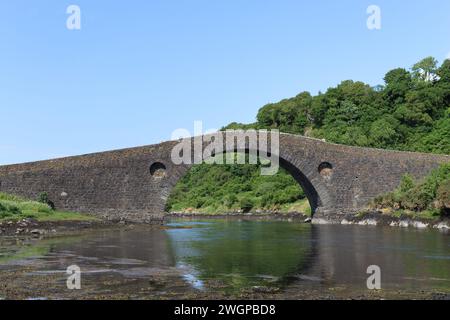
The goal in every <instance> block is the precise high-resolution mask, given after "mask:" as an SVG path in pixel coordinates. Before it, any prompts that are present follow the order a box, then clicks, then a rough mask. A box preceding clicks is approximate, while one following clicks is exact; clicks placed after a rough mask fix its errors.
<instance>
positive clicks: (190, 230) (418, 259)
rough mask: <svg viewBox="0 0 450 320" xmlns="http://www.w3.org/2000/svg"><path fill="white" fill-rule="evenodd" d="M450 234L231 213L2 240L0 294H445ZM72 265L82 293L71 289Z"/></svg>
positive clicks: (31, 296)
mask: <svg viewBox="0 0 450 320" xmlns="http://www.w3.org/2000/svg"><path fill="white" fill-rule="evenodd" d="M449 237H450V235H449V233H444V232H439V231H437V230H417V229H401V228H390V227H386V228H383V227H370V226H341V225H310V224H300V223H292V222H281V221H242V220H237V219H225V220H215V219H209V220H204V221H187V220H179V221H173V222H172V223H170V224H169V225H168V228H164V229H150V228H146V227H135V228H133V229H130V230H123V229H121V230H117V229H116V230H102V231H95V232H92V233H87V234H83V235H79V236H71V237H61V238H51V239H43V240H33V239H23V240H17V239H13V238H0V282H1V283H5V284H6V285H5V286H4V287H0V298H27V299H44V298H50V299H59V298H62V299H64V298H76V299H78V298H133V299H141V298H144V299H147V298H165V299H166V298H224V297H243V298H254V297H256V298H261V297H263V298H264V297H269V298H279V299H285V298H354V297H363V298H367V297H369V298H370V297H372V295H373V294H374V293H373V291H369V290H368V289H367V286H366V280H367V277H368V276H369V275H368V274H367V273H366V271H367V267H368V266H369V265H377V266H379V267H380V268H381V284H382V290H381V291H377V292H376V293H375V297H387V298H399V297H419V298H420V297H434V296H433V295H436V294H438V293H440V294H443V295H444V296H445V295H448V293H449V292H450V238H449ZM74 264H75V265H78V266H79V267H80V268H81V271H82V275H81V276H82V289H81V290H68V289H67V287H66V279H67V275H66V274H65V271H66V268H67V267H68V266H70V265H74Z"/></svg>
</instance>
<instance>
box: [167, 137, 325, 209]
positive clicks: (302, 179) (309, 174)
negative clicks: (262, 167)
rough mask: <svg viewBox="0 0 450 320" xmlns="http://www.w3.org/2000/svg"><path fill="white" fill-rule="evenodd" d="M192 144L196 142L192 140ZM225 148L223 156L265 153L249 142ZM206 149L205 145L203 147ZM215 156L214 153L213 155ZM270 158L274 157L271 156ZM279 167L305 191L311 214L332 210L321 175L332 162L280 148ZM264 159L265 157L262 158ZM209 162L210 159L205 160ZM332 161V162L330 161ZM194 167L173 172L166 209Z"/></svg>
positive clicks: (192, 155) (188, 166)
mask: <svg viewBox="0 0 450 320" xmlns="http://www.w3.org/2000/svg"><path fill="white" fill-rule="evenodd" d="M203 137H204V138H206V140H209V137H208V136H203ZM192 144H194V141H193V140H192ZM224 145H225V146H224V148H223V152H222V154H225V153H230V152H231V153H245V154H250V153H252V152H253V154H258V155H260V152H261V153H263V152H262V151H264V150H261V149H260V148H258V147H257V146H256V147H255V146H251V145H250V144H249V143H248V142H247V143H246V145H245V146H244V147H242V146H241V147H237V146H236V145H233V146H231V147H230V146H227V145H226V143H225V141H224ZM203 147H204V145H203ZM194 153H195V151H194V148H193V147H192V151H191V158H192V159H195V157H196V155H195V154H194ZM212 155H213V156H214V155H215V154H214V153H213V154H212ZM270 156H272V155H271V154H270ZM273 156H278V161H279V166H280V167H281V168H283V169H285V170H286V171H287V172H288V173H289V174H290V175H291V176H292V177H293V178H294V180H295V181H296V182H297V183H298V185H299V187H300V188H301V189H302V190H303V191H304V193H305V196H306V198H307V199H308V202H309V205H310V207H311V214H312V215H314V214H315V213H316V211H317V210H318V209H321V208H332V207H333V203H332V197H331V196H330V194H329V192H328V190H327V185H326V184H327V180H328V179H324V178H323V177H322V175H321V173H320V171H321V170H320V166H321V165H323V164H324V163H325V164H327V165H328V166H332V165H331V164H330V162H325V161H323V160H321V159H316V158H315V157H313V158H311V156H308V157H304V156H305V154H303V155H302V154H298V153H295V152H294V153H293V152H290V151H289V149H288V148H284V147H281V146H280V150H279V152H278V154H277V155H273ZM260 157H261V158H264V156H263V155H262V156H260ZM204 160H208V158H206V159H204ZM330 161H331V160H330ZM193 166H194V165H181V167H183V169H182V170H173V172H174V176H173V177H172V178H171V179H170V185H169V186H168V189H167V190H166V191H165V192H164V197H163V201H164V208H165V207H166V201H167V198H168V196H169V195H170V193H171V192H172V189H173V188H174V187H175V185H176V184H177V183H178V182H179V181H180V180H181V179H182V178H183V177H184V175H185V174H187V172H188V171H189V170H190V169H191V168H192V167H193Z"/></svg>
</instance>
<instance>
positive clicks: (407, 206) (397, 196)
mask: <svg viewBox="0 0 450 320" xmlns="http://www.w3.org/2000/svg"><path fill="white" fill-rule="evenodd" d="M373 204H374V206H375V207H378V208H395V209H397V210H409V211H415V212H420V211H429V212H434V213H437V214H441V215H449V214H450V163H446V164H443V165H441V166H440V167H439V168H437V169H435V170H434V171H433V172H432V173H431V174H430V175H429V176H427V177H426V178H425V179H423V180H422V181H418V182H414V181H413V179H412V177H411V176H408V175H405V176H404V177H403V179H402V181H401V183H400V186H399V187H398V188H397V189H396V190H395V191H393V192H391V193H388V194H386V195H383V196H380V197H377V198H376V199H375V200H374V203H373Z"/></svg>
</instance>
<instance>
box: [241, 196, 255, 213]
mask: <svg viewBox="0 0 450 320" xmlns="http://www.w3.org/2000/svg"><path fill="white" fill-rule="evenodd" d="M254 205H255V203H254V202H253V200H252V199H250V198H249V197H243V198H242V199H241V200H240V201H239V206H240V207H241V209H242V211H244V212H249V211H250V210H252V208H253V206H254Z"/></svg>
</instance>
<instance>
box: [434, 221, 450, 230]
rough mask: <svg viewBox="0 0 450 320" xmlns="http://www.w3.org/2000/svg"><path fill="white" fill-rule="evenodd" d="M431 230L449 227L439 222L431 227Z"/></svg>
mask: <svg viewBox="0 0 450 320" xmlns="http://www.w3.org/2000/svg"><path fill="white" fill-rule="evenodd" d="M433 228H436V229H441V230H442V229H450V226H449V225H448V224H446V223H445V222H440V223H438V224H437V225H435V226H433Z"/></svg>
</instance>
